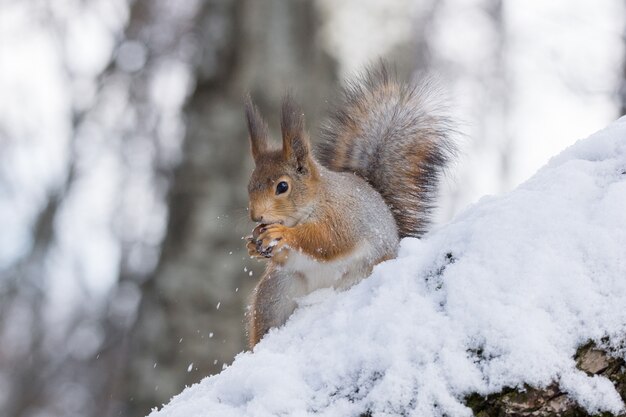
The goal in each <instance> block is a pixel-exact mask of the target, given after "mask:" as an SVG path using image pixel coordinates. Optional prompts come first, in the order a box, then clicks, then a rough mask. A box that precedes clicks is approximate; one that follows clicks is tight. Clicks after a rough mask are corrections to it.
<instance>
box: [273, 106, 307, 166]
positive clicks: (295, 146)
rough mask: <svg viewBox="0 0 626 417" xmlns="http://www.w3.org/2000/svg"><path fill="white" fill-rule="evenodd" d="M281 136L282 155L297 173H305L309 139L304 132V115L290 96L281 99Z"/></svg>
mask: <svg viewBox="0 0 626 417" xmlns="http://www.w3.org/2000/svg"><path fill="white" fill-rule="evenodd" d="M280 127H281V131H282V134H283V155H284V156H285V159H286V160H287V161H289V162H292V163H293V164H295V165H296V168H297V169H298V171H300V172H302V171H306V170H308V169H309V168H310V167H309V165H310V161H309V157H310V144H309V137H308V135H307V133H306V131H305V130H304V114H303V113H302V109H300V106H298V104H296V102H295V101H294V100H293V98H292V97H291V96H290V95H287V96H285V98H284V99H283V108H282V116H281V123H280Z"/></svg>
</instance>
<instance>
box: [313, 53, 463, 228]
mask: <svg viewBox="0 0 626 417" xmlns="http://www.w3.org/2000/svg"><path fill="white" fill-rule="evenodd" d="M438 95H439V93H438V92H437V89H436V88H435V87H434V85H433V84H432V83H431V82H429V81H425V82H422V83H419V84H403V83H400V82H398V81H397V80H396V79H395V77H393V76H391V75H390V74H389V71H388V70H387V68H386V67H385V65H384V64H382V63H381V64H380V65H378V66H377V67H374V68H371V69H369V70H368V71H366V72H365V74H364V75H362V76H361V77H360V78H358V79H357V80H355V81H353V82H351V83H349V84H348V85H347V86H346V87H345V88H344V91H343V101H342V103H341V105H340V106H339V108H338V109H337V110H336V111H335V112H333V113H332V114H333V116H332V118H331V120H330V121H329V122H328V123H327V124H326V125H325V126H324V127H323V129H322V143H321V145H320V146H319V148H318V158H319V160H320V162H321V163H322V164H323V165H325V166H326V167H327V168H329V169H331V170H333V171H339V172H341V171H348V172H354V173H356V174H358V175H359V176H361V177H363V178H365V179H366V180H367V181H368V182H369V183H370V184H371V185H372V186H373V187H374V188H375V189H376V190H377V191H378V192H379V193H380V194H381V195H382V197H383V199H384V200H385V202H386V203H387V205H388V206H389V207H390V209H391V212H392V213H393V216H394V218H395V220H396V223H397V226H398V231H399V234H400V237H405V236H416V237H417V236H420V235H422V234H423V233H424V232H425V231H426V228H427V226H428V223H429V218H430V214H431V211H432V209H433V207H434V199H435V197H436V192H437V185H438V182H439V179H440V177H441V174H442V171H443V169H444V168H445V166H446V164H447V162H448V161H449V160H450V159H451V157H452V155H453V154H454V152H455V147H454V144H453V142H452V140H451V139H450V131H451V124H450V122H449V119H448V118H447V117H446V116H445V114H444V112H443V109H442V106H441V105H439V104H438V101H439V97H438Z"/></svg>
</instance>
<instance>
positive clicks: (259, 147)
mask: <svg viewBox="0 0 626 417" xmlns="http://www.w3.org/2000/svg"><path fill="white" fill-rule="evenodd" d="M244 105H245V108H246V121H247V122H248V132H249V133H250V145H251V148H252V158H254V160H255V161H256V160H257V159H258V158H259V156H260V155H261V154H262V153H264V152H265V151H267V148H268V140H267V125H266V124H265V121H264V120H263V118H262V117H261V113H259V110H258V109H257V107H256V106H255V105H254V103H253V102H252V98H250V94H246V96H245V98H244Z"/></svg>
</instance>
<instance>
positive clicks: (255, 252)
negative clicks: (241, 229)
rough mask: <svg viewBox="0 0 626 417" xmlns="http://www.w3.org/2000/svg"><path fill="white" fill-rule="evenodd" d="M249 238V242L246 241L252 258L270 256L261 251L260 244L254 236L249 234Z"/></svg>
mask: <svg viewBox="0 0 626 417" xmlns="http://www.w3.org/2000/svg"><path fill="white" fill-rule="evenodd" d="M247 240H248V242H247V243H246V249H248V255H249V256H250V257H251V258H257V259H265V258H268V256H266V255H263V254H262V253H261V252H259V244H258V242H257V240H256V239H254V238H253V237H252V236H248V237H247Z"/></svg>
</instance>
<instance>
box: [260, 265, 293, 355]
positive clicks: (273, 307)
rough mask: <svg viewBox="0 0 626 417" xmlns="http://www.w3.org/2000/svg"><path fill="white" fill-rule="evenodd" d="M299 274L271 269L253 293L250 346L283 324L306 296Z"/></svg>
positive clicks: (269, 268)
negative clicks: (299, 298)
mask: <svg viewBox="0 0 626 417" xmlns="http://www.w3.org/2000/svg"><path fill="white" fill-rule="evenodd" d="M304 289H305V288H304V283H303V280H302V277H300V276H299V275H298V274H297V273H294V272H289V271H286V270H284V269H280V268H275V267H273V266H268V268H267V270H266V271H265V274H264V275H263V277H262V278H261V280H260V281H259V283H258V284H257V286H256V288H255V289H254V293H253V294H252V303H251V305H250V310H249V312H248V345H249V347H250V349H252V348H253V347H254V346H255V345H256V344H257V343H258V342H259V341H260V340H261V338H262V337H263V336H264V335H265V333H267V332H268V331H269V329H271V328H272V327H278V326H281V325H283V324H284V323H285V322H286V321H287V319H288V318H289V316H290V315H291V313H293V311H294V310H295V309H296V306H297V304H296V301H295V300H296V298H297V297H301V296H303V295H304V294H305V291H304Z"/></svg>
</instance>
